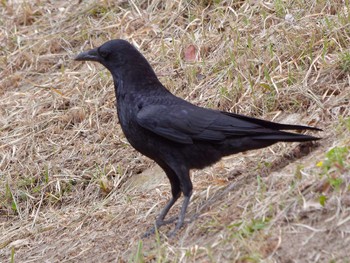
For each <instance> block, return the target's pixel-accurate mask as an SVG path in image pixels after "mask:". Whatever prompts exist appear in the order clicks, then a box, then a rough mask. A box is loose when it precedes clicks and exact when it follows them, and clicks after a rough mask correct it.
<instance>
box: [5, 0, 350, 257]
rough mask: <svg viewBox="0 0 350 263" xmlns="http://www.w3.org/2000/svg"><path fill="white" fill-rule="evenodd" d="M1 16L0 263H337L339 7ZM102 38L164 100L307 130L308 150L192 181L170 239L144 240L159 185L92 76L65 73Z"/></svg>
mask: <svg viewBox="0 0 350 263" xmlns="http://www.w3.org/2000/svg"><path fill="white" fill-rule="evenodd" d="M0 12H1V14H0V233H1V234H0V262H350V251H349V248H350V195H349V190H350V187H349V186H350V153H349V145H350V107H349V100H350V85H349V83H350V74H349V73H350V46H349V43H350V42H349V40H350V31H349V28H350V14H349V2H348V1H340V0H338V1H326V0H317V1H316V0H312V1H288V0H286V1H284V0H278V1H234V0H232V1H226V0H223V1H168V0H167V1H160V0H153V1H152V0H148V1H137V0H135V1H132V0H130V1H125V0H118V1H109V0H99V1H93V0H86V1H72V2H69V1H60V0H57V1H49V0H27V1H19V0H18V1H10V0H9V1H1V2H0ZM114 38H123V39H126V40H128V41H130V42H131V43H133V44H134V45H135V46H136V47H137V48H138V49H139V50H140V51H141V52H142V53H143V54H144V55H145V57H146V58H147V59H148V60H149V61H150V63H151V65H152V66H153V67H154V70H155V72H156V73H157V75H158V76H159V78H160V80H161V82H162V83H163V84H164V85H165V86H166V87H167V88H168V89H169V90H170V91H171V92H173V93H174V94H176V95H177V96H179V97H182V98H184V99H186V100H188V101H191V102H192V103H194V104H196V105H199V106H203V107H209V108H216V109H220V110H225V111H231V112H235V113H239V114H245V115H249V116H254V117H258V118H264V119H268V120H273V121H277V122H283V123H291V124H295V123H298V124H304V125H311V126H317V127H319V128H321V129H323V131H322V132H315V133H310V134H313V135H315V136H319V137H322V140H320V141H317V142H315V143H306V144H298V143H292V144H287V143H279V144H276V145H273V146H271V147H269V148H266V149H261V150H256V151H250V152H247V153H242V154H237V155H234V156H229V157H226V158H223V159H222V160H221V161H220V162H218V163H216V164H215V165H213V166H211V167H208V168H206V169H203V170H194V171H192V173H191V178H192V181H193V184H194V194H193V197H192V199H191V203H190V206H189V209H188V214H187V217H186V224H185V226H184V227H183V228H182V229H181V231H180V232H179V233H178V234H177V236H176V237H174V238H167V236H166V234H167V233H168V232H169V231H170V230H171V229H172V228H173V227H174V225H169V226H164V227H163V228H160V230H159V233H157V234H156V235H154V236H151V237H148V238H143V237H142V236H143V234H144V233H145V232H146V231H147V230H148V229H149V228H150V227H152V225H153V223H154V220H155V217H156V216H157V214H158V213H159V211H160V210H161V208H162V207H163V206H164V205H165V204H166V202H167V200H168V199H169V198H170V186H169V183H168V180H167V178H166V176H165V174H164V173H163V171H162V170H161V169H160V168H159V167H158V166H156V165H155V164H154V162H153V161H152V160H149V159H148V158H146V157H144V156H142V155H141V154H139V153H137V152H136V151H135V150H133V148H132V147H131V146H130V145H129V143H128V142H127V140H126V139H125V137H124V135H123V133H122V131H121V129H120V126H119V124H118V119H117V115H116V111H115V106H114V102H115V97H114V90H113V82H112V78H111V76H110V75H109V73H108V72H107V70H105V69H104V68H103V67H102V66H100V65H97V64H94V63H79V62H75V61H74V60H73V58H74V56H75V55H76V54H78V53H79V52H81V51H82V50H87V49H89V48H92V47H96V46H98V45H100V44H102V43H104V42H105V41H107V40H110V39H114ZM180 204H181V201H180V202H179V203H178V204H177V205H175V207H174V208H173V209H172V210H171V212H170V215H169V217H171V216H175V215H177V213H178V212H179V207H180Z"/></svg>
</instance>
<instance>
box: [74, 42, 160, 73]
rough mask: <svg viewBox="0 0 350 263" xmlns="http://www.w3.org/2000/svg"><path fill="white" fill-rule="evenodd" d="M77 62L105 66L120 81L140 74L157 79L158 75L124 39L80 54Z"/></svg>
mask: <svg viewBox="0 0 350 263" xmlns="http://www.w3.org/2000/svg"><path fill="white" fill-rule="evenodd" d="M75 60H77V61H97V62H99V63H101V64H102V65H103V66H105V67H106V68H107V69H108V70H109V71H110V72H111V73H112V75H113V76H117V77H118V79H120V78H124V77H126V75H128V76H129V77H133V79H138V78H139V76H140V74H141V75H143V76H147V77H152V78H154V77H155V78H156V75H155V73H154V71H153V69H152V67H151V66H150V64H149V63H148V62H147V60H146V59H145V57H144V56H143V55H142V54H141V53H140V52H139V51H138V50H137V49H136V48H135V47H134V46H133V45H131V44H130V43H129V42H127V41H125V40H123V39H115V40H110V41H108V42H106V43H104V44H103V45H101V46H100V47H97V48H94V49H91V50H88V51H84V52H82V53H80V54H79V55H78V56H77V57H76V58H75Z"/></svg>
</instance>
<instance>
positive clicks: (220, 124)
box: [75, 39, 320, 234]
mask: <svg viewBox="0 0 350 263" xmlns="http://www.w3.org/2000/svg"><path fill="white" fill-rule="evenodd" d="M75 60H78V61H97V62H99V63H101V64H102V65H103V66H105V67H106V68H107V69H108V70H109V71H110V73H111V74H112V77H113V80H114V89H115V95H116V99H117V101H116V107H117V112H118V117H119V122H120V125H121V127H122V130H123V132H124V134H125V137H126V138H127V140H128V141H129V142H130V144H131V145H132V146H133V147H134V148H135V149H136V150H137V151H139V152H140V153H142V154H144V155H146V156H148V157H149V158H151V159H153V160H154V161H155V162H156V163H157V164H158V165H159V166H160V167H161V168H162V169H163V170H164V172H165V173H166V175H167V177H168V179H169V181H170V184H171V192H172V198H171V199H170V201H169V202H168V203H167V205H166V206H165V207H164V208H163V210H162V211H161V212H160V214H159V216H158V217H157V219H156V223H155V227H156V228H158V227H160V226H161V225H164V224H166V223H168V221H165V216H166V215H167V213H168V212H169V210H170V208H171V207H172V206H173V205H174V203H175V202H176V200H177V199H178V198H179V197H180V195H181V193H182V194H183V195H184V201H183V204H182V207H181V211H180V214H179V217H178V220H177V224H176V226H175V229H174V230H173V232H172V234H174V233H176V231H177V230H179V229H180V228H181V227H182V225H183V222H184V218H185V214H186V209H187V206H188V204H189V201H190V197H191V194H192V182H191V179H190V175H189V171H190V169H193V168H197V169H201V168H204V167H206V166H208V165H211V164H213V163H215V162H217V161H219V160H220V158H221V157H223V156H227V155H230V154H235V153H239V152H244V151H247V150H252V149H258V148H263V147H267V146H270V145H272V144H274V143H276V142H280V141H283V142H304V141H312V140H317V139H319V138H316V137H313V136H310V135H304V134H298V133H290V132H285V131H281V130H320V129H318V128H314V127H308V126H302V125H287V124H279V123H274V122H270V121H264V120H260V119H256V118H251V117H247V116H242V115H238V114H235V113H230V112H224V111H219V110H212V109H206V108H201V107H198V106H195V105H193V104H191V103H189V102H187V101H185V100H183V99H181V98H179V97H176V96H175V95H173V94H171V93H170V92H169V91H168V90H167V89H166V88H165V87H164V86H163V85H162V83H160V81H159V80H158V78H157V76H156V74H155V72H154V71H153V69H152V67H151V66H150V64H149V63H148V61H147V60H146V59H145V57H144V56H143V55H142V54H141V53H140V52H139V51H138V50H137V49H136V48H135V47H134V46H133V45H131V44H130V43H129V42H127V41H125V40H121V39H117V40H111V41H108V42H106V43H105V44H103V45H102V46H100V47H97V48H94V49H91V50H88V51H85V52H82V53H80V54H79V55H78V56H77V57H76V58H75Z"/></svg>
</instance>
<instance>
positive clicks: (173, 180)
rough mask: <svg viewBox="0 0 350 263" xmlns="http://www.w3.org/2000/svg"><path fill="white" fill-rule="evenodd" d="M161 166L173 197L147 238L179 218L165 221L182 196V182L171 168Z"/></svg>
mask: <svg viewBox="0 0 350 263" xmlns="http://www.w3.org/2000/svg"><path fill="white" fill-rule="evenodd" d="M160 166H161V167H162V168H163V170H164V171H165V173H166V175H167V177H168V179H169V181H170V184H171V193H172V197H171V199H170V200H169V202H168V203H167V204H166V205H165V207H164V208H163V209H162V211H161V212H160V214H159V215H158V216H157V219H156V222H155V226H154V227H152V228H151V229H150V230H148V231H147V232H146V233H145V234H144V236H145V237H147V236H149V235H151V234H154V232H155V230H156V229H158V228H159V227H161V226H163V225H166V224H170V223H172V222H174V221H175V220H176V219H177V217H173V218H170V219H169V220H164V219H165V217H166V215H167V214H168V212H169V210H170V209H171V208H172V207H173V205H174V204H175V203H176V201H177V200H178V199H179V197H180V196H181V187H180V181H179V179H178V177H177V176H176V174H175V172H174V171H173V170H172V169H171V168H170V167H169V166H167V165H165V164H163V163H162V164H160Z"/></svg>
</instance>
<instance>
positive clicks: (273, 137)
mask: <svg viewBox="0 0 350 263" xmlns="http://www.w3.org/2000/svg"><path fill="white" fill-rule="evenodd" d="M252 139H254V140H263V141H275V142H278V141H279V142H306V141H316V140H320V139H321V138H318V137H314V136H311V135H305V134H298V133H291V132H283V131H280V132H277V133H272V134H266V135H265V134H264V135H259V136H254V137H252Z"/></svg>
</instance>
